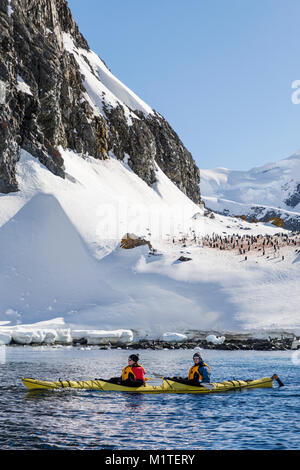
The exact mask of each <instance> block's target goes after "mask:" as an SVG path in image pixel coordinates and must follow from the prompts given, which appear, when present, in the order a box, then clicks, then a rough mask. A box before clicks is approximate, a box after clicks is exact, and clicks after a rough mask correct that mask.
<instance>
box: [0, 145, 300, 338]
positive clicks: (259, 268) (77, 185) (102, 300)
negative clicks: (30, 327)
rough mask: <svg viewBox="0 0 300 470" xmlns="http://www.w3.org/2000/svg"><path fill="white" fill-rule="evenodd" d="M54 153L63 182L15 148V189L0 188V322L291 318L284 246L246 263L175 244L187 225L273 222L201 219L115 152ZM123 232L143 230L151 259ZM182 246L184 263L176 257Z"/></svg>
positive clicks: (158, 330) (91, 324) (290, 264)
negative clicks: (125, 241) (104, 155)
mask: <svg viewBox="0 0 300 470" xmlns="http://www.w3.org/2000/svg"><path fill="white" fill-rule="evenodd" d="M61 152H62V153H63V157H64V160H65V165H66V171H67V179H66V180H63V179H61V178H59V177H56V176H54V175H53V174H52V173H50V172H49V171H48V170H47V169H46V168H45V167H43V165H41V163H39V162H38V160H36V159H35V158H33V157H31V156H30V155H29V154H28V153H26V152H24V151H23V152H22V155H21V158H20V161H19V162H18V166H17V169H18V184H19V187H20V191H19V192H18V193H10V194H7V195H4V194H3V195H1V196H0V259H1V264H0V322H6V321H10V322H11V323H10V324H11V325H16V324H20V323H21V324H26V323H33V322H37V321H43V320H44V321H48V320H51V319H55V318H57V317H63V318H64V321H65V324H66V327H71V328H72V329H73V330H74V329H76V330H78V329H80V328H88V329H91V328H92V329H104V330H115V329H132V330H135V331H138V334H146V333H147V334H151V335H157V336H159V335H161V334H162V333H164V332H166V331H173V332H177V333H180V332H181V333H183V332H185V331H187V330H189V329H194V330H195V329H196V330H203V329H204V330H216V329H219V330H243V329H245V328H247V329H249V328H253V327H259V328H292V329H295V328H297V327H298V326H299V320H298V314H297V313H296V312H297V308H298V307H297V305H298V304H299V301H300V298H299V293H298V291H299V289H297V282H298V279H299V273H300V272H299V269H300V263H299V260H298V258H297V256H296V254H295V253H294V252H287V254H286V260H285V262H281V261H280V259H276V258H274V259H273V258H272V259H269V260H266V259H261V258H257V259H256V258H254V257H253V258H251V260H250V259H249V262H247V263H245V262H243V260H242V259H241V257H239V256H238V255H237V254H236V253H235V254H234V253H231V252H226V253H225V252H224V253H223V252H219V251H217V250H211V249H208V248H201V246H187V247H185V248H184V247H182V243H180V242H179V241H178V240H179V239H180V237H182V236H187V237H189V238H190V239H191V237H192V236H193V235H194V234H196V235H201V234H213V233H220V234H222V233H223V234H224V233H241V234H245V233H247V234H250V233H252V234H255V233H256V234H257V233H269V234H272V233H274V232H275V231H277V232H278V230H279V229H278V228H277V227H273V226H267V225H263V224H249V223H244V222H242V221H240V220H238V219H234V218H233V219H232V218H230V217H225V216H221V215H216V216H215V218H214V219H210V218H209V217H205V216H204V215H203V211H202V210H201V209H200V208H199V207H198V206H197V205H195V204H194V203H193V202H192V201H190V200H189V199H188V198H187V197H186V196H185V195H184V194H183V193H182V192H181V191H180V190H179V189H178V188H177V187H176V186H175V185H174V184H173V183H172V182H171V181H170V180H169V179H168V178H167V177H166V176H165V175H164V173H163V172H162V171H161V170H160V169H159V168H157V180H158V181H157V183H156V184H155V185H154V186H153V188H151V187H149V186H148V185H147V184H146V183H145V182H143V181H142V180H141V179H140V178H138V176H137V175H136V174H135V173H134V172H132V171H131V169H130V168H129V167H128V166H127V164H126V163H124V162H120V161H118V160H117V159H115V158H113V157H111V158H109V159H108V160H105V161H100V160H96V159H93V158H88V157H86V158H82V157H79V156H78V155H76V154H74V153H73V152H70V151H63V150H62V149H61ZM126 232H133V233H136V234H137V235H142V236H145V237H146V238H147V239H149V240H150V241H151V243H152V245H153V247H154V248H155V249H156V250H157V252H156V253H155V255H156V256H155V255H154V256H153V255H151V254H149V253H148V247H145V246H143V247H139V248H135V249H133V250H123V249H121V248H119V244H120V240H121V238H122V236H123V235H124V234H125V233H126ZM173 237H176V243H175V244H174V243H172V238H173ZM181 254H184V255H186V256H189V257H191V258H192V260H191V261H189V262H187V263H180V262H178V261H177V260H178V258H179V256H180V255H181ZM2 325H3V323H2ZM3 328H7V327H6V325H5V326H4V327H3Z"/></svg>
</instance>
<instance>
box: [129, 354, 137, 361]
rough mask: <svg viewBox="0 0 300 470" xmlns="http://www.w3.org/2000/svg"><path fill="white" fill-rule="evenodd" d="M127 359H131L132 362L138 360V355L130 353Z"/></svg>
mask: <svg viewBox="0 0 300 470" xmlns="http://www.w3.org/2000/svg"><path fill="white" fill-rule="evenodd" d="M128 359H131V360H132V361H134V362H138V360H139V355H138V354H131V355H130V356H129V358H128Z"/></svg>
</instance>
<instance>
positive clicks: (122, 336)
mask: <svg viewBox="0 0 300 470" xmlns="http://www.w3.org/2000/svg"><path fill="white" fill-rule="evenodd" d="M72 338H73V340H80V339H85V340H86V341H87V344H89V345H97V344H109V343H110V344H118V343H130V342H132V340H133V333H132V331H131V330H113V331H105V330H74V331H72Z"/></svg>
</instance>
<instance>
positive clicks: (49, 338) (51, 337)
mask: <svg viewBox="0 0 300 470" xmlns="http://www.w3.org/2000/svg"><path fill="white" fill-rule="evenodd" d="M57 336H58V335H57V332H56V331H55V330H45V338H44V343H45V344H53V343H55V342H56V341H57Z"/></svg>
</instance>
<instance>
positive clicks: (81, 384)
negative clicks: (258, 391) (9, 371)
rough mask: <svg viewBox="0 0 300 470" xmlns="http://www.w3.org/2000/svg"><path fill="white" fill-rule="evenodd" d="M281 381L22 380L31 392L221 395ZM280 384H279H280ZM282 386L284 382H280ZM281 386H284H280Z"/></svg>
mask: <svg viewBox="0 0 300 470" xmlns="http://www.w3.org/2000/svg"><path fill="white" fill-rule="evenodd" d="M274 380H276V381H277V382H278V380H279V381H280V379H279V378H278V376H277V374H274V375H273V376H272V377H263V378H260V379H255V380H224V381H223V382H212V383H211V384H210V385H212V387H211V388H209V389H208V388H204V387H201V386H196V385H187V384H184V383H181V382H177V381H173V380H172V379H171V378H169V377H168V378H166V379H163V381H162V384H161V385H152V386H151V385H148V384H147V383H146V384H145V385H143V386H140V387H128V386H124V385H118V384H114V383H111V382H109V381H106V380H103V379H94V380H62V379H59V380H57V381H46V380H38V379H32V378H29V377H27V378H22V382H23V384H24V385H25V386H26V387H27V388H28V389H29V390H57V389H65V388H66V389H79V390H100V391H103V392H108V391H110V392H131V393H132V392H134V393H196V394H204V393H205V394H207V393H219V392H227V391H235V390H243V389H252V388H272V386H273V381H274ZM278 383H279V382H278ZM280 383H281V384H282V382H281V381H280ZM280 383H279V386H282V385H283V384H282V385H280Z"/></svg>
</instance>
